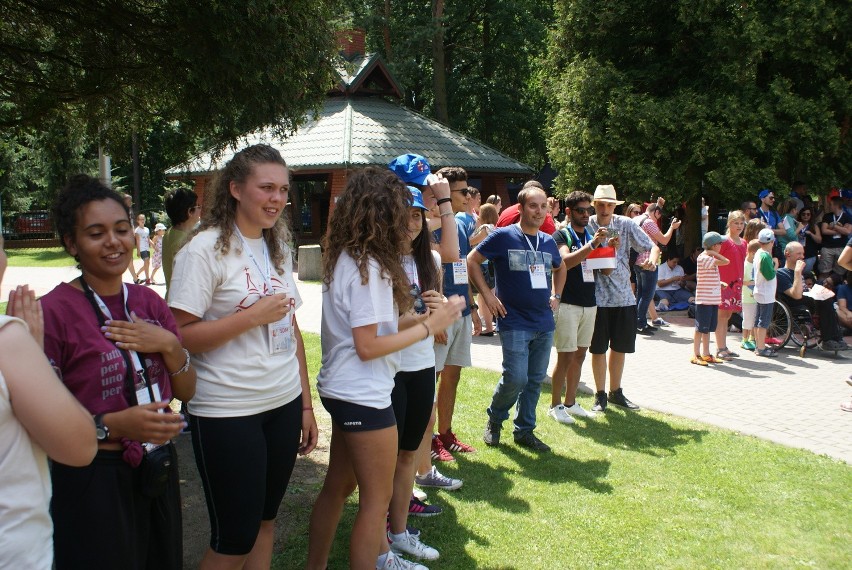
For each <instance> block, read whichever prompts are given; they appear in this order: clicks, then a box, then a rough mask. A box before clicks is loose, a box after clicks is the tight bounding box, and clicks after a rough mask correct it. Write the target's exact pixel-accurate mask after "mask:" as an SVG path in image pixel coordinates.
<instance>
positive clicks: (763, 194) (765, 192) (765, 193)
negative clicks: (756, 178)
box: [757, 188, 772, 200]
mask: <svg viewBox="0 0 852 570" xmlns="http://www.w3.org/2000/svg"><path fill="white" fill-rule="evenodd" d="M770 194H772V190H770V189H769V188H764V189H763V190H761V191H760V194H758V195H757V197H758V199H760V200H763V199H764V198H766V197H767V196H769V195H770Z"/></svg>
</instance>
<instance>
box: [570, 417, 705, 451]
mask: <svg viewBox="0 0 852 570" xmlns="http://www.w3.org/2000/svg"><path fill="white" fill-rule="evenodd" d="M572 427H574V430H575V431H576V433H577V436H578V437H587V438H589V439H591V440H593V441H594V442H596V443H599V444H601V445H605V446H607V447H614V448H620V449H624V450H627V451H636V452H639V453H644V454H647V455H651V456H653V457H665V456H669V455H674V454H675V453H677V448H678V447H680V446H682V445H687V444H691V443H698V442H701V440H702V438H703V437H704V435H706V434H708V433H710V432H709V431H708V430H698V429H682V428H678V427H675V426H672V425H670V424H668V423H666V422H665V421H662V420H658V419H657V418H653V417H651V416H648V415H646V414H645V413H643V412H638V413H637V412H627V411H624V410H620V409H617V408H615V406H612V405H610V406H609V407H608V408H607V411H606V422H597V421H589V422H586V423H585V426H584V427H582V428H577V427H576V426H572Z"/></svg>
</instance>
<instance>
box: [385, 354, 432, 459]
mask: <svg viewBox="0 0 852 570" xmlns="http://www.w3.org/2000/svg"><path fill="white" fill-rule="evenodd" d="M434 402H435V367H434V366H433V367H431V368H425V369H423V370H417V371H414V372H397V373H396V376H394V379H393V392H391V403H392V404H393V413H394V415H395V416H396V429H397V431H398V433H399V448H400V449H402V450H404V451H417V448H418V447H420V442H421V441H422V440H423V434H424V433H426V426H427V425H428V424H429V416H431V415H432V404H433V403H434Z"/></svg>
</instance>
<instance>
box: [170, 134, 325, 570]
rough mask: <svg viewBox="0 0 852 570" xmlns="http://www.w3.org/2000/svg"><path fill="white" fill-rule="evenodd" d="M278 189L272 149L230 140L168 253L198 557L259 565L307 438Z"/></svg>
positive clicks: (286, 186)
mask: <svg viewBox="0 0 852 570" xmlns="http://www.w3.org/2000/svg"><path fill="white" fill-rule="evenodd" d="M289 190H290V182H289V172H288V169H287V165H286V163H285V162H284V159H283V158H281V155H280V154H279V153H278V151H277V150H275V149H274V148H272V147H270V146H267V145H254V146H250V147H248V148H245V149H243V150H241V151H240V152H238V153H237V154H236V155H234V157H233V158H232V159H231V160H230V161H229V162H228V163H227V164H226V165H225V167H224V169H223V170H222V171H220V173H219V175H218V177H217V179H216V181H215V182H214V185H213V188H212V193H211V194H210V195H209V198H208V200H209V201H210V203H209V204H205V212H204V215H203V217H202V219H201V225H200V227H199V230H198V231H197V233H196V234H195V235H194V236H193V237H191V238H190V240H189V241H188V242H187V243H186V245H184V246H183V247H182V248H181V249H180V250H179V251H178V253H177V255H176V257H175V264H174V271H173V274H172V281H171V286H170V288H169V306H170V307H171V309H172V311H173V312H174V315H175V320H176V321H177V324H178V326H179V327H180V331H181V335H182V336H183V341H184V345H185V346H186V348H187V349H188V350H189V351H190V352H191V353H192V360H193V364H194V365H195V367H196V370H197V372H198V383H197V387H196V392H195V396H194V397H193V398H192V400H190V401H189V403H188V411H189V422H190V426H191V427H192V446H193V450H194V451H195V462H196V465H197V466H198V470H199V472H200V474H201V480H202V483H203V485H204V494H205V497H206V499H207V509H208V513H209V515H210V527H211V537H210V548H209V549H208V550H207V552H206V554H205V556H204V559H203V560H202V561H201V568H214V567H215V568H242V567H243V566H244V565H251V566H252V567H269V565H270V563H271V560H272V545H273V541H274V533H275V517H276V514H277V512H278V507H279V506H280V504H281V499H282V498H283V497H284V493H285V491H286V490H287V484H288V482H289V480H290V475H291V473H292V471H293V466H294V464H295V461H296V455H297V453H298V454H301V455H304V454H306V453H309V452H310V451H311V450H312V449H313V448H314V446H315V445H316V441H317V425H316V420H315V418H314V415H313V408H312V406H311V395H310V388H309V385H308V371H307V363H306V360H305V349H304V345H303V344H302V336H301V333H300V332H299V327H298V325H297V323H296V317H295V311H296V309H298V308H299V306H300V304H301V297H300V296H299V292H298V290H297V289H296V285H295V281H294V279H293V264H292V263H293V262H292V255H291V252H290V249H289V247H288V246H287V242H288V241H289V232H288V231H287V226H286V223H285V221H284V220H282V218H281V213H282V212H283V211H284V206H285V205H286V204H287V196H288V192H289Z"/></svg>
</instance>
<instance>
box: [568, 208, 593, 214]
mask: <svg viewBox="0 0 852 570" xmlns="http://www.w3.org/2000/svg"><path fill="white" fill-rule="evenodd" d="M571 209H572V210H574V211H575V212H577V213H578V214H589V215H590V216H592V215H594V213H595V209H594V208H592V207H591V206H589V207H588V208H571Z"/></svg>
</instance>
